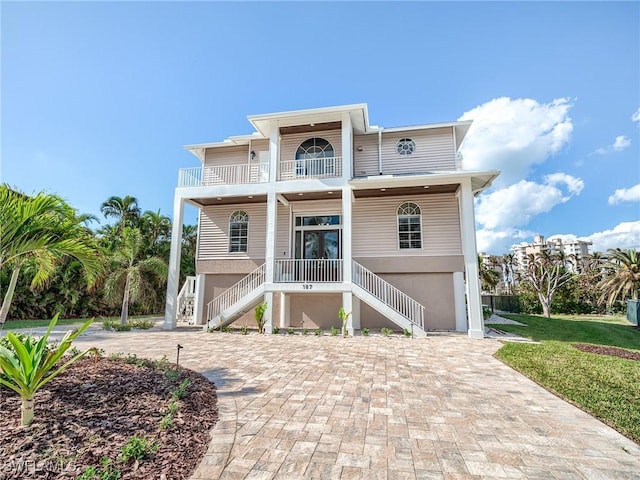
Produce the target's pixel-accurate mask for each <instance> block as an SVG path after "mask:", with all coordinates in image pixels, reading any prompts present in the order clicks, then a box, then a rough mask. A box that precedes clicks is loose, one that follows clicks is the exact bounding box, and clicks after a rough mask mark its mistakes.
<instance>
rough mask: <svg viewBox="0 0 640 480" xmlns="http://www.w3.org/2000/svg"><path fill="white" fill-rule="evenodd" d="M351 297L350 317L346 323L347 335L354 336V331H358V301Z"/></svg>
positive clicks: (353, 296)
mask: <svg viewBox="0 0 640 480" xmlns="http://www.w3.org/2000/svg"><path fill="white" fill-rule="evenodd" d="M350 295H351V315H350V316H349V321H348V322H347V330H348V332H349V335H352V336H353V335H354V333H355V331H356V330H360V299H359V298H358V297H356V296H355V295H353V294H350Z"/></svg>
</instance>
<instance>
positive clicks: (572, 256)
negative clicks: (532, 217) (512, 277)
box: [510, 235, 592, 272]
mask: <svg viewBox="0 0 640 480" xmlns="http://www.w3.org/2000/svg"><path fill="white" fill-rule="evenodd" d="M591 245H592V242H589V241H585V240H563V239H562V238H551V239H548V240H547V239H545V238H544V236H543V235H536V236H535V237H534V238H533V242H531V243H526V242H523V243H519V244H517V245H513V246H512V247H511V249H510V250H511V253H513V255H514V259H515V261H514V265H515V268H516V270H519V271H522V270H525V269H526V268H527V265H528V263H529V262H528V256H529V255H531V254H534V255H535V254H539V253H542V252H548V253H550V254H558V253H561V252H562V253H564V255H565V257H567V259H569V260H570V261H568V262H567V268H569V269H570V270H572V271H574V272H578V271H579V270H580V267H581V265H582V263H583V261H584V259H585V258H586V257H587V256H588V255H589V246H591Z"/></svg>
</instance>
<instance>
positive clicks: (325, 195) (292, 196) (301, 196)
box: [282, 189, 342, 202]
mask: <svg viewBox="0 0 640 480" xmlns="http://www.w3.org/2000/svg"><path fill="white" fill-rule="evenodd" d="M282 196H283V197H284V198H286V199H287V201H289V202H296V201H301V200H330V199H334V198H342V191H341V190H340V189H337V190H333V191H331V193H329V192H294V193H283V194H282Z"/></svg>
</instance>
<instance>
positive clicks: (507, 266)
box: [502, 253, 516, 295]
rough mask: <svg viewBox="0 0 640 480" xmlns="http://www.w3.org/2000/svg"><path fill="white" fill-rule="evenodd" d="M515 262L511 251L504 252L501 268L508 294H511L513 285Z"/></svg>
mask: <svg viewBox="0 0 640 480" xmlns="http://www.w3.org/2000/svg"><path fill="white" fill-rule="evenodd" d="M515 263H516V258H515V255H514V254H513V253H506V254H504V255H503V256H502V269H503V272H504V279H505V282H506V284H507V293H508V294H509V295H512V294H513V287H514V286H515Z"/></svg>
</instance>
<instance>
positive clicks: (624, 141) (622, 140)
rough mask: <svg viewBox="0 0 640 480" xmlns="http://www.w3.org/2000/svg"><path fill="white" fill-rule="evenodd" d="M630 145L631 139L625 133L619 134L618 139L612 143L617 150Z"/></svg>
mask: <svg viewBox="0 0 640 480" xmlns="http://www.w3.org/2000/svg"><path fill="white" fill-rule="evenodd" d="M629 145H631V140H630V139H628V138H627V137H625V136H624V135H618V136H617V137H616V141H615V142H613V145H611V148H613V149H614V150H615V151H620V150H624V149H625V148H627V147H628V146H629Z"/></svg>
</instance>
